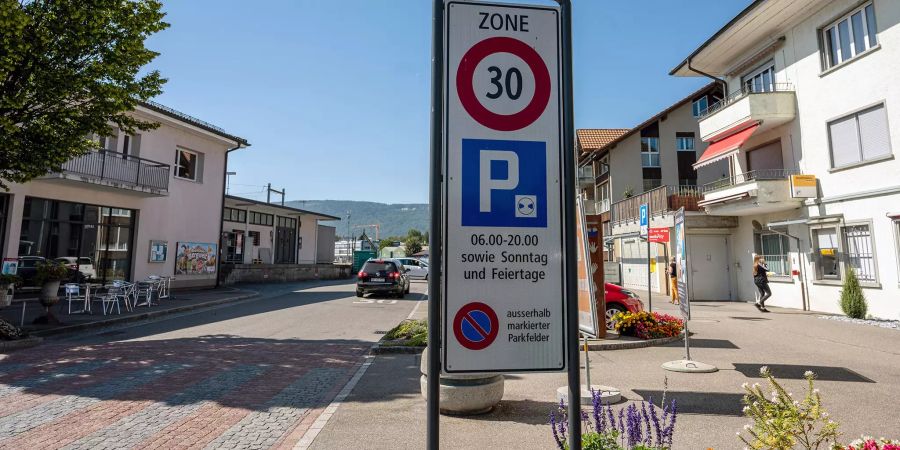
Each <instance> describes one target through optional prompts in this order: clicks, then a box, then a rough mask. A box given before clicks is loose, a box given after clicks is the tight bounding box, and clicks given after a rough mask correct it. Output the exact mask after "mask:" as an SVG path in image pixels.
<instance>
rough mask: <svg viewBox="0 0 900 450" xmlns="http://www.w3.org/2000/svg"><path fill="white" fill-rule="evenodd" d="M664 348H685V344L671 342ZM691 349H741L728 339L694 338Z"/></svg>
mask: <svg viewBox="0 0 900 450" xmlns="http://www.w3.org/2000/svg"><path fill="white" fill-rule="evenodd" d="M662 347H684V342H682V341H675V342H670V343H668V344H666V345H663V346H662ZM691 348H725V349H740V347H738V346H737V345H734V342H731V341H729V340H728V339H700V338H693V337H692V338H691Z"/></svg>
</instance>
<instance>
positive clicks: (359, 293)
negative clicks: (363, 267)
mask: <svg viewBox="0 0 900 450" xmlns="http://www.w3.org/2000/svg"><path fill="white" fill-rule="evenodd" d="M363 295H364V294H363V292H362V291H356V296H357V297H362V296H363Z"/></svg>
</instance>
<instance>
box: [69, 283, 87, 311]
mask: <svg viewBox="0 0 900 450" xmlns="http://www.w3.org/2000/svg"><path fill="white" fill-rule="evenodd" d="M63 287H64V288H65V292H66V301H67V302H69V314H72V302H82V307H81V310H79V311H75V313H76V314H77V313H84V312H88V311H90V307H89V306H88V303H89V302H88V298H90V294H88V292H89V291H87V290H85V295H81V286H79V285H77V284H75V283H66V284H65V285H64V286H63Z"/></svg>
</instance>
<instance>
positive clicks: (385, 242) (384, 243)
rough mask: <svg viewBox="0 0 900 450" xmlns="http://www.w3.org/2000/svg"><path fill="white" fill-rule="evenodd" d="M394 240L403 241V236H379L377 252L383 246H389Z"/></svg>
mask: <svg viewBox="0 0 900 450" xmlns="http://www.w3.org/2000/svg"><path fill="white" fill-rule="evenodd" d="M395 242H403V238H402V237H400V236H388V237H386V238H381V241H380V242H378V253H381V251H382V250H384V248H385V247H391V246H393V245H394V243H395Z"/></svg>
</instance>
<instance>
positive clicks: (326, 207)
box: [285, 200, 430, 238]
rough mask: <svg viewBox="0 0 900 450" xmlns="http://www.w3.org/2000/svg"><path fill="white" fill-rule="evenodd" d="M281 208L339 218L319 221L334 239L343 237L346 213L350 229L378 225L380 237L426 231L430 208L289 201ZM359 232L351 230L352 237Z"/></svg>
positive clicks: (329, 201) (350, 202)
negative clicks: (289, 207) (348, 217)
mask: <svg viewBox="0 0 900 450" xmlns="http://www.w3.org/2000/svg"><path fill="white" fill-rule="evenodd" d="M285 205H287V206H291V207H294V208H300V209H305V210H308V211H313V212H318V213H323V214H328V215H331V216H335V217H340V218H341V220H340V221H336V220H332V221H327V222H319V223H321V224H323V225H328V226H332V227H335V228H336V229H337V233H336V234H337V235H338V236H346V235H347V212H348V211H349V212H350V226H351V227H355V226H358V225H368V224H375V223H377V224H380V225H381V233H380V235H381V237H386V236H405V235H406V232H407V231H409V230H410V229H416V230H419V231H421V232H423V233H424V232H426V231H428V228H429V227H428V221H429V219H430V215H429V211H430V208H429V206H428V205H427V204H425V203H394V204H387V203H377V202H360V201H354V200H292V201H289V202H285ZM366 230H367V231H366V232H367V234H369V236H371V237H372V238H374V237H375V230H374V229H373V228H371V227H369V228H367V229H366ZM362 232H363V230H362V229H360V228H355V229H353V235H354V236H359V235H360V234H362Z"/></svg>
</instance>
